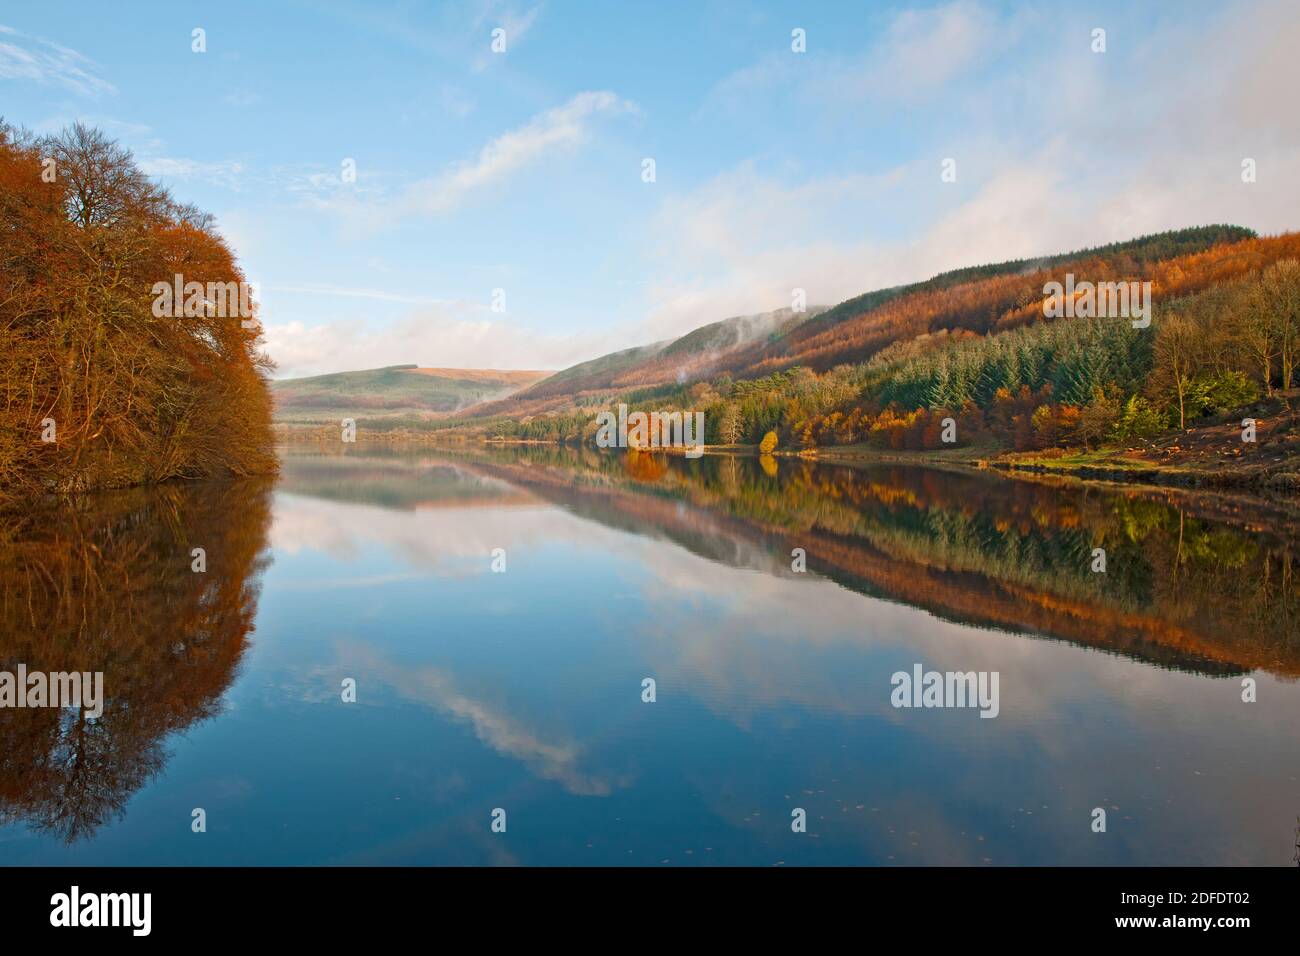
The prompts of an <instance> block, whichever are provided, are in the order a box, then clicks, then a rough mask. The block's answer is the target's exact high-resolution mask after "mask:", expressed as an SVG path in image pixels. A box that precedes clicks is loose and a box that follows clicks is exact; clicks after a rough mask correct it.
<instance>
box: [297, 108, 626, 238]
mask: <svg viewBox="0 0 1300 956" xmlns="http://www.w3.org/2000/svg"><path fill="white" fill-rule="evenodd" d="M636 110H637V107H636V105H635V104H633V103H630V102H628V101H627V100H624V99H621V98H620V97H618V96H616V95H615V94H613V93H611V92H608V91H604V90H601V91H588V92H584V93H579V94H578V95H576V96H574V97H573V98H572V99H571V100H569V101H568V102H567V103H565V104H564V105H562V106H557V107H555V108H554V109H549V110H546V111H545V112H542V113H539V114H538V115H537V116H534V117H533V118H532V119H531V120H529V121H528V122H527V123H525V124H524V125H523V126H520V127H518V128H517V129H513V130H510V131H508V132H505V133H502V134H501V135H500V136H498V137H496V138H495V139H493V140H491V141H490V142H488V143H487V144H486V145H485V146H484V147H483V148H482V149H480V150H479V152H478V155H477V156H475V157H474V158H473V159H470V160H466V161H464V162H461V163H458V164H456V165H454V166H452V167H451V168H450V169H447V170H445V171H443V172H441V173H439V174H438V175H436V176H432V177H429V178H427V179H422V180H419V181H417V182H414V183H411V184H410V185H408V186H407V187H406V188H405V189H403V190H401V192H400V193H398V194H397V195H396V196H394V197H392V198H390V199H387V200H370V199H366V198H362V197H358V196H357V195H356V192H355V190H343V189H335V190H333V191H331V192H330V193H329V194H328V195H324V196H319V195H318V196H314V197H312V198H311V200H310V201H311V202H312V203H313V204H314V205H316V206H318V207H320V208H324V209H328V210H332V211H335V212H338V213H341V214H342V215H343V216H344V217H345V218H346V219H348V220H349V221H350V222H351V223H352V224H353V225H354V226H357V227H360V228H361V229H374V228H377V227H379V226H381V225H386V224H391V223H393V222H396V221H398V220H400V219H403V218H406V217H409V216H417V215H424V216H440V215H442V214H444V213H447V212H449V211H450V210H452V209H454V208H455V207H456V206H458V205H460V204H461V203H462V202H464V201H465V200H467V199H468V198H470V197H471V196H472V195H474V194H475V193H479V192H481V191H483V190H485V189H487V188H488V187H489V186H494V185H498V184H500V183H502V182H504V181H506V180H507V179H509V178H510V176H511V175H513V174H514V173H517V172H518V171H520V170H521V169H524V168H525V167H527V166H530V165H532V164H534V163H537V162H540V161H542V160H543V159H545V158H547V157H549V156H551V155H553V154H555V153H560V152H564V151H566V150H570V149H572V148H574V147H576V146H578V145H580V144H582V143H583V142H585V141H586V139H587V137H588V135H589V124H590V121H591V120H592V119H593V118H595V117H597V116H601V115H616V114H619V113H628V112H635V111H636ZM362 178H364V176H362Z"/></svg>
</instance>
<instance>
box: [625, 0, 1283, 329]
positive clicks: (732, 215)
mask: <svg viewBox="0 0 1300 956" xmlns="http://www.w3.org/2000/svg"><path fill="white" fill-rule="evenodd" d="M1081 22H1082V21H1080V22H1067V23H1059V24H1054V25H1053V30H1054V31H1055V32H1051V33H1048V34H1045V35H1044V36H1043V37H1042V38H1041V43H1039V44H1038V46H1039V47H1041V49H1038V50H1035V51H1029V52H1028V53H1026V55H1025V56H1024V57H1023V58H1022V59H1021V60H1020V61H1019V62H1018V65H1017V66H1016V67H1015V69H1009V70H1008V71H1006V72H1005V73H999V74H997V75H994V76H991V77H990V78H988V79H987V80H985V81H984V82H982V83H979V84H975V85H973V86H971V87H970V88H969V89H966V90H964V91H963V92H962V96H963V97H965V99H963V102H970V101H977V102H978V103H981V104H988V103H999V104H1002V105H1003V106H1004V107H1005V112H1001V113H996V114H995V116H996V122H995V123H993V122H991V123H989V124H988V125H985V124H984V123H982V122H980V123H967V124H965V125H964V126H962V127H959V128H958V129H957V131H956V132H954V133H953V134H952V135H951V139H949V140H948V141H946V142H944V143H942V145H941V147H940V149H942V152H936V153H935V155H933V156H930V157H926V158H924V159H918V160H917V161H915V162H914V163H910V164H908V165H907V166H904V167H899V168H898V169H895V170H893V171H892V173H890V174H888V175H886V176H885V177H882V178H878V179H875V180H873V179H871V178H869V177H853V176H850V177H845V176H823V177H820V178H810V179H807V180H805V181H803V182H797V183H794V184H789V183H785V182H782V181H779V180H778V179H776V178H774V177H773V176H771V175H762V174H760V173H759V172H757V171H756V169H755V168H754V167H753V166H751V165H749V164H742V165H741V166H739V167H737V168H735V169H733V170H731V171H729V172H727V173H724V174H723V175H720V176H718V177H716V178H715V179H713V180H712V181H710V182H709V183H706V184H705V185H704V186H702V187H700V188H699V189H696V190H694V191H691V192H688V193H684V194H679V195H676V196H672V197H669V198H668V199H667V200H665V202H664V203H663V206H662V209H661V215H660V216H659V217H658V218H657V219H656V221H655V223H654V225H653V228H652V234H653V235H654V236H656V237H657V239H658V244H659V246H660V247H661V249H662V250H663V252H662V255H661V268H660V270H659V276H660V278H659V279H658V281H657V282H655V283H653V284H652V285H651V287H650V290H649V295H650V298H649V301H648V320H647V325H648V328H651V329H656V330H660V331H662V332H664V333H669V332H680V331H685V330H686V329H688V328H691V327H694V326H698V325H700V324H702V323H704V322H708V321H712V320H714V319H717V318H721V317H723V316H727V315H734V314H740V313H748V312H756V311H762V310H765V309H771V308H776V307H778V306H783V305H788V304H789V297H790V291H789V290H790V288H791V287H792V286H799V287H802V288H806V289H807V294H808V301H809V303H818V304H834V303H836V302H838V301H842V300H843V299H845V298H849V297H851V296H853V295H856V294H860V293H862V292H866V291H868V290H871V289H878V288H882V287H886V286H889V285H894V284H897V283H901V282H908V281H915V280H918V279H923V278H926V277H928V276H930V275H933V274H935V273H937V272H941V271H945V270H948V269H953V268H959V267H962V266H968V265H975V264H979V263H988V262H997V261H1002V260H1007V259H1015V258H1027V257H1032V256H1036V255H1042V254H1050V253H1054V252H1063V251H1067V250H1070V249H1077V248H1081V247H1085V246H1089V245H1097V244H1102V243H1106V242H1112V241H1116V240H1123V239H1129V238H1133V237H1135V236H1138V235H1142V234H1146V233H1152V232H1159V231H1162V230H1166V229H1174V228H1181V227H1186V226H1195V225H1203V224H1207V223H1217V222H1232V223H1237V224H1240V225H1245V226H1248V227H1251V228H1254V229H1257V230H1259V231H1260V232H1262V233H1276V232H1281V231H1286V230H1288V229H1296V228H1297V227H1300V126H1297V125H1296V124H1294V123H1288V122H1286V121H1285V117H1286V116H1288V115H1290V112H1291V111H1292V108H1291V104H1290V103H1289V99H1288V98H1289V97H1290V95H1291V93H1290V91H1292V90H1295V89H1297V88H1300V60H1297V59H1296V58H1295V57H1294V56H1293V55H1291V54H1290V53H1289V52H1288V51H1291V50H1294V49H1295V47H1296V46H1297V45H1300V21H1297V19H1296V18H1295V17H1294V15H1293V13H1292V12H1291V10H1290V9H1289V7H1288V5H1287V4H1286V3H1285V2H1282V0H1277V2H1272V3H1263V4H1252V5H1250V7H1249V12H1248V14H1247V13H1246V11H1245V9H1244V8H1229V9H1227V10H1225V11H1224V12H1223V13H1222V15H1221V17H1219V18H1216V19H1205V18H1202V19H1199V20H1196V21H1184V22H1183V23H1182V24H1181V25H1179V26H1177V27H1167V28H1166V27H1162V29H1161V30H1160V31H1159V33H1158V35H1153V36H1152V37H1151V38H1150V41H1149V42H1150V46H1149V48H1137V49H1135V50H1132V52H1131V53H1130V54H1129V55H1128V58H1123V56H1122V55H1121V53H1120V52H1117V50H1112V52H1111V53H1108V54H1106V55H1104V56H1102V55H1094V54H1091V52H1090V50H1089V48H1088V45H1087V39H1088V31H1087V30H1086V29H1083V28H1082V27H1081V26H1080V23H1081ZM1002 29H1003V28H1002V26H998V27H996V28H995V27H994V26H993V25H992V21H990V20H989V19H988V15H987V14H986V13H984V12H982V11H981V10H980V8H978V7H975V6H974V5H972V4H966V3H958V4H952V5H950V6H948V7H945V8H940V9H939V10H936V11H929V12H926V13H919V14H912V13H906V14H902V15H900V16H899V17H898V18H897V19H896V20H895V21H894V24H893V26H892V27H891V28H890V34H891V35H897V36H898V37H899V38H900V39H903V40H906V41H908V42H904V43H902V44H901V45H900V46H899V47H898V49H896V50H893V51H892V52H891V53H890V54H889V56H888V57H886V58H885V59H884V60H883V61H882V62H883V63H884V66H882V67H880V71H881V73H882V75H883V74H886V73H893V74H897V75H898V76H899V77H904V78H907V79H908V81H909V82H912V81H916V82H931V80H930V79H925V78H926V77H927V75H928V76H930V77H934V76H940V75H943V76H946V78H947V79H948V80H951V79H952V78H953V77H954V76H955V75H956V72H955V71H956V70H958V69H959V68H961V69H965V70H969V68H970V67H971V66H972V65H973V64H974V63H975V62H977V60H978V57H979V52H980V50H981V49H984V48H985V45H986V43H988V42H993V41H992V40H990V39H989V38H990V37H991V36H992V35H993V34H995V33H996V34H998V35H999V36H1000V33H999V31H1001V30H1002ZM1071 37H1074V38H1075V39H1076V40H1077V41H1078V42H1077V43H1076V44H1075V48H1074V49H1073V51H1072V52H1071V48H1070V47H1069V46H1068V43H1067V41H1068V40H1069V38H1071ZM981 38H983V39H981ZM997 42H1005V37H1001V39H999V40H998V41H997ZM1207 49H1213V50H1214V51H1215V54H1214V56H1213V57H1210V58H1207V57H1206V56H1205V51H1206V50H1207ZM945 57H946V58H947V59H946V60H945ZM1072 57H1073V59H1072ZM935 59H939V60H944V63H942V64H939V65H938V66H937V67H936V66H933V65H932V66H931V69H930V72H929V74H927V70H926V68H925V67H924V64H926V63H927V62H929V61H931V60H935ZM1190 63H1194V64H1196V66H1195V70H1196V77H1195V82H1194V83H1192V82H1189V76H1188V64H1190ZM828 75H829V74H828ZM865 75H866V74H864V76H865ZM918 78H919V79H918ZM841 80H844V76H843V74H841ZM733 81H734V82H735V83H737V84H741V85H745V84H748V85H750V86H753V85H755V84H760V83H762V82H765V81H766V78H765V76H764V74H763V71H762V70H761V69H758V68H756V69H755V70H753V71H751V72H750V73H748V74H744V75H738V76H737V77H733ZM859 88H860V89H868V88H873V87H870V86H865V87H859ZM845 89H851V84H848V83H847V81H845ZM819 101H820V102H822V103H825V104H835V108H836V109H838V110H839V111H840V115H842V116H843V118H844V120H845V121H846V122H848V121H851V120H852V117H853V115H854V113H855V111H856V109H857V108H856V106H854V105H853V103H852V102H851V100H844V99H843V98H841V99H835V98H834V97H831V96H829V94H826V95H822V96H820V97H819ZM828 108H830V107H828ZM977 116H978V117H980V118H982V114H977ZM1009 117H1015V119H1016V122H1015V123H1013V124H1012V125H1010V126H1007V125H1005V124H1006V123H1007V122H1008V118H1009ZM935 125H938V124H935ZM942 156H953V157H955V158H956V159H957V161H958V183H957V184H944V183H941V182H940V179H939V175H938V172H939V160H940V158H941V157H942ZM1247 156H1249V157H1252V158H1254V159H1256V160H1257V162H1258V166H1259V170H1260V176H1259V181H1258V182H1257V183H1254V184H1250V185H1245V184H1243V183H1242V182H1241V179H1240V169H1241V166H1240V164H1241V160H1242V158H1243V157H1247ZM855 221H856V222H857V223H858V224H859V228H858V229H857V232H856V234H854V233H853V232H852V230H846V229H844V228H843V226H842V224H843V223H845V222H849V223H853V222H855ZM891 233H893V234H894V235H892V236H891V235H890V234H891ZM857 236H860V237H861V238H857Z"/></svg>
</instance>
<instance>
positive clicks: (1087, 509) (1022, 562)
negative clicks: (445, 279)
mask: <svg viewBox="0 0 1300 956" xmlns="http://www.w3.org/2000/svg"><path fill="white" fill-rule="evenodd" d="M472 458H473V463H472V467H473V468H474V469H475V470H478V471H480V472H481V473H483V474H485V475H490V476H493V477H496V478H499V479H502V480H504V481H509V482H511V483H513V484H516V485H518V486H520V487H523V488H526V489H527V490H528V491H530V492H532V493H534V494H536V495H538V496H539V497H543V498H547V499H549V500H551V501H553V502H556V503H557V504H560V505H562V506H563V507H565V508H567V509H569V510H571V511H573V512H575V513H577V514H580V515H583V516H585V517H590V518H592V519H593V520H597V521H600V522H602V523H604V524H608V525H613V526H616V527H620V528H624V529H627V530H631V531H637V532H639V533H647V532H649V533H656V534H660V535H663V536H665V537H668V538H670V539H672V540H674V541H676V542H678V543H679V544H682V545H683V546H685V547H687V548H689V549H690V550H691V551H693V552H695V553H698V554H701V555H704V556H706V557H709V558H712V559H713V560H717V561H720V562H724V563H727V564H733V565H743V566H747V567H757V568H763V569H765V570H768V571H770V572H773V573H782V574H788V573H790V571H789V561H790V559H789V554H790V550H791V549H792V548H794V547H802V548H804V549H805V550H806V551H807V554H808V564H809V568H810V569H811V570H815V571H817V572H819V573H821V574H823V575H825V576H827V577H830V578H832V579H833V580H836V581H838V582H839V583H841V584H843V585H845V586H846V587H850V588H852V589H854V590H858V591H862V592H866V593H871V594H875V595H880V596H884V597H888V598H892V599H895V600H900V601H904V602H906V603H908V604H912V605H915V606H917V607H922V608H925V609H926V610H929V611H931V612H933V613H935V614H939V615H941V616H943V617H946V618H950V619H953V620H956V621H961V622H969V623H976V624H981V625H984V626H992V627H999V628H1007V629H1011V630H1015V631H1024V632H1031V633H1036V634H1041V635H1045V636H1049V637H1056V638H1063V639H1066V640H1070V641H1072V642H1075V643H1079V644H1083V645H1087V646H1092V647H1097V648H1101V649H1105V650H1109V651H1113V652H1116V653H1122V654H1125V655H1128V656H1131V657H1135V658H1139V659H1142V660H1148V661H1152V662H1155V663H1158V664H1161V665H1164V666H1169V667H1175V668H1180V669H1188V670H1195V671H1199V672H1202V673H1213V674H1225V673H1234V672H1240V671H1243V670H1249V669H1254V668H1263V669H1266V670H1269V671H1272V672H1274V673H1277V674H1281V675H1300V598H1298V596H1297V588H1296V583H1295V577H1294V554H1295V552H1296V545H1297V542H1296V540H1295V538H1293V537H1291V536H1290V535H1287V534H1267V535H1266V534H1264V533H1261V532H1256V531H1247V530H1243V529H1238V528H1234V527H1231V526H1228V525H1225V524H1216V523H1213V522H1208V521H1203V520H1196V519H1193V518H1189V517H1187V516H1186V515H1185V514H1183V513H1182V512H1180V511H1179V510H1177V509H1176V508H1173V507H1170V506H1168V505H1165V504H1162V503H1154V502H1151V501H1148V500H1142V499H1138V498H1130V497H1127V496H1125V495H1122V494H1114V493H1109V492H1101V491H1098V490H1096V489H1089V490H1084V489H1058V488H1049V487H1045V486H1040V485H1033V484H1025V483H1018V482H1008V481H1005V480H1002V479H999V478H996V477H989V476H982V475H977V474H951V473H942V472H937V471H932V470H924V469H915V468H879V469H872V470H865V471H864V470H854V469H848V468H832V467H825V466H816V465H813V464H810V463H803V462H787V463H784V464H783V466H782V468H781V470H780V473H779V475H778V476H777V477H775V478H774V477H772V476H770V475H767V474H765V473H764V472H763V471H762V470H761V469H760V468H759V467H758V464H757V463H756V462H754V461H753V460H751V459H736V458H716V457H707V458H704V459H701V460H699V461H694V462H691V461H684V460H682V459H680V458H675V457H671V456H664V458H663V464H664V465H665V468H664V470H663V472H662V474H661V475H660V476H659V477H658V478H657V479H656V480H654V481H644V480H638V478H637V477H635V476H631V475H629V474H628V472H627V469H626V467H625V465H624V462H623V456H617V455H608V456H601V455H592V454H590V453H586V452H577V451H574V452H568V451H566V450H565V449H559V448H554V447H552V448H536V449H534V448H527V449H523V448H519V449H514V450H512V451H511V452H509V453H504V454H503V453H497V454H492V455H482V454H474V455H473V456H472ZM458 460H463V461H466V463H467V464H469V459H468V458H467V457H465V456H464V453H462V454H461V455H459V456H458ZM1098 547H1100V548H1104V549H1105V550H1106V552H1107V573H1105V574H1094V573H1093V572H1092V571H1091V556H1092V550H1093V548H1098Z"/></svg>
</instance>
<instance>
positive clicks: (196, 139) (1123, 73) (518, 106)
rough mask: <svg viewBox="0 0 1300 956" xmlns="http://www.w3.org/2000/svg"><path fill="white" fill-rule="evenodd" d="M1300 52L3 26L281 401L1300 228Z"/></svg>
mask: <svg viewBox="0 0 1300 956" xmlns="http://www.w3.org/2000/svg"><path fill="white" fill-rule="evenodd" d="M195 28H202V29H203V30H204V31H205V33H206V44H207V50H206V52H204V53H195V52H193V51H192V49H191V46H192V39H191V37H192V31H193V30H194V29H195ZM497 28H501V29H504V30H505V41H506V49H505V52H503V53H494V52H493V51H492V49H491V43H492V31H493V30H494V29H497ZM795 28H800V29H803V30H804V31H805V32H806V38H807V39H806V45H807V49H806V52H803V53H796V52H794V51H793V50H792V49H791V31H792V30H793V29H795ZM1095 28H1102V29H1105V31H1106V51H1105V52H1104V53H1097V52H1094V51H1093V49H1092V46H1093V39H1092V31H1093V30H1094V29H1095ZM1298 44H1300V16H1297V14H1296V12H1295V10H1294V7H1293V5H1292V4H1289V3H1287V2H1285V0H1277V2H1268V0H1261V2H1254V0H1252V2H1241V3H1236V4H1225V3H1218V2H1215V3H1210V2H1205V3H1201V2H1196V0H1182V2H1179V3H1177V4H1169V3H1156V2H1152V3H1132V2H1117V3H1091V4H1090V3H1079V2H1072V3H1060V4H1052V3H1036V4H1032V5H1028V4H1011V3H998V2H994V0H955V2H949V3H937V4H936V3H925V4H903V3H890V4H885V3H871V2H856V3H848V2H845V3H830V2H827V3H816V4H806V3H802V4H778V3H759V2H753V3H740V2H716V3H709V2H692V3H674V2H668V3H658V4H632V3H612V2H611V3H597V2H581V3H579V2H563V0H542V2H539V3H533V2H529V0H474V2H464V3H433V2H427V3H423V2H414V0H410V2H403V3H380V2H369V3H367V2H344V0H319V2H310V3H309V2H277V3H268V2H265V0H258V2H240V0H234V2H224V3H221V4H199V3H178V2H175V0H168V2H132V3H130V4H105V3H100V2H94V3H91V2H83V3H69V2H58V0H46V2H43V3H41V4H12V3H11V4H6V5H5V7H4V8H3V9H0V115H3V116H4V117H5V118H6V119H7V120H8V121H9V122H11V123H15V124H20V125H24V126H27V127H29V128H31V129H34V130H36V131H38V132H52V131H56V130H57V129H59V128H60V127H61V126H63V125H64V124H66V123H68V122H71V121H72V120H74V119H80V120H82V121H84V122H88V123H93V124H95V125H97V126H100V127H101V128H103V129H104V130H105V131H106V132H108V133H109V134H110V135H112V136H114V137H115V138H117V139H119V140H120V141H121V142H122V143H123V144H125V145H126V146H128V147H130V148H131V149H132V150H133V151H134V152H135V154H136V156H137V158H138V160H139V161H140V162H141V164H142V165H143V166H144V168H145V169H146V170H147V171H149V172H150V173H151V174H153V175H155V176H157V177H158V178H159V179H161V180H162V181H164V182H165V183H166V184H167V185H168V186H169V187H170V188H171V189H172V191H173V193H174V194H175V195H176V196H177V198H179V199H182V200H185V201H191V202H194V203H196V204H198V205H199V206H201V207H202V208H204V209H206V210H208V211H211V212H212V213H214V214H215V215H216V216H217V218H218V224H219V227H220V228H221V230H222V231H223V232H224V233H225V235H226V236H227V237H228V238H229V240H230V241H231V243H232V245H233V246H234V248H235V250H236V252H237V253H238V255H239V257H240V260H241V263H242V264H243V266H244V268H245V270H246V272H247V274H248V275H249V277H250V278H251V279H253V280H254V281H255V282H256V283H257V284H258V288H259V298H260V301H261V305H262V320H263V323H264V327H265V330H266V338H267V348H268V350H269V351H270V353H271V355H272V357H273V358H275V359H276V360H277V362H278V363H279V365H280V372H279V374H280V375H300V374H311V373H317V372H324V371H335V370H340V369H348V368H365V367H375V366H380V365H386V364H396V363H406V362H414V363H418V364H420V365H425V366H453V367H497V368H558V367H563V366H565V365H567V364H571V363H572V362H574V361H579V360H582V359H585V358H590V357H593V356H595V355H598V354H600V353H602V352H605V351H610V350H613V349H616V348H623V347H627V346H630V345H633V344H640V343H643V342H649V341H655V340H659V339H663V338H667V337H671V336H673V335H677V334H681V333H682V332H685V331H688V330H689V329H691V328H694V327H696V326H698V325H701V324H704V323H706V322H710V321H714V320H716V319H719V318H724V317H726V316H729V315H736V314H748V313H755V312H761V311H767V310H770V309H775V308H779V307H783V306H788V305H789V304H790V300H791V290H792V289H794V288H803V289H806V290H807V298H808V301H809V302H810V303H815V304H833V303H835V302H837V301H840V300H842V299H844V298H847V297H849V296H851V295H854V294H857V293H860V292H864V291H866V290H868V289H872V288H878V287H880V286H884V285H890V284H894V283H896V282H901V281H908V280H913V279H919V278H924V277H925V276H928V275H930V274H933V273H934V272H937V271H940V270H943V269H947V268H953V267H957V266H962V265H970V264H974V263H979V262H987V261H996V260H1001V259H1006V258H1012V257H1019V256H1032V255H1035V254H1039V253H1050V252H1056V251H1062V250H1065V249H1070V248H1077V247H1080V246H1084V245H1090V244H1093V243H1097V242H1107V241H1112V240H1116V239H1123V238H1129V237H1131V236H1133V235H1136V234H1139V233H1143V232H1149V231H1155V230H1159V229H1166V228H1175V227H1179V226H1185V225H1195V224H1200V223H1204V222H1211V221H1215V222H1217V221H1232V222H1238V223H1241V224H1243V225H1248V226H1252V227H1254V228H1256V229H1259V230H1260V231H1261V232H1266V233H1276V232H1280V231H1285V230H1288V229H1292V228H1295V227H1296V226H1298V225H1300V187H1298V181H1300V124H1297V123H1296V122H1295V118H1294V116H1295V106H1294V103H1293V102H1291V101H1290V99H1291V98H1292V97H1293V96H1294V94H1295V90H1297V89H1300V68H1298V67H1297V65H1296V60H1297V58H1296V57H1295V56H1294V53H1293V51H1294V49H1295V48H1296V47H1297V45H1298ZM1246 157H1249V158H1253V159H1255V160H1256V164H1257V170H1258V178H1257V181H1256V182H1254V183H1250V184H1244V183H1242V181H1241V175H1240V170H1241V162H1242V159H1243V158H1246ZM349 158H350V159H353V160H354V161H355V163H356V170H357V176H356V181H355V182H354V183H345V182H343V181H342V175H341V174H342V163H343V162H344V160H346V159H349ZM646 158H652V159H653V160H654V161H655V174H656V175H655V181H654V182H652V183H647V182H644V181H643V179H642V164H643V160H644V159H646ZM946 158H952V159H954V160H955V161H956V172H957V177H956V182H943V181H942V179H941V175H940V173H941V164H942V162H943V160H944V159H946ZM494 289H502V290H504V305H505V311H504V312H498V311H493V309H492V307H491V306H492V295H493V290H494Z"/></svg>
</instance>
